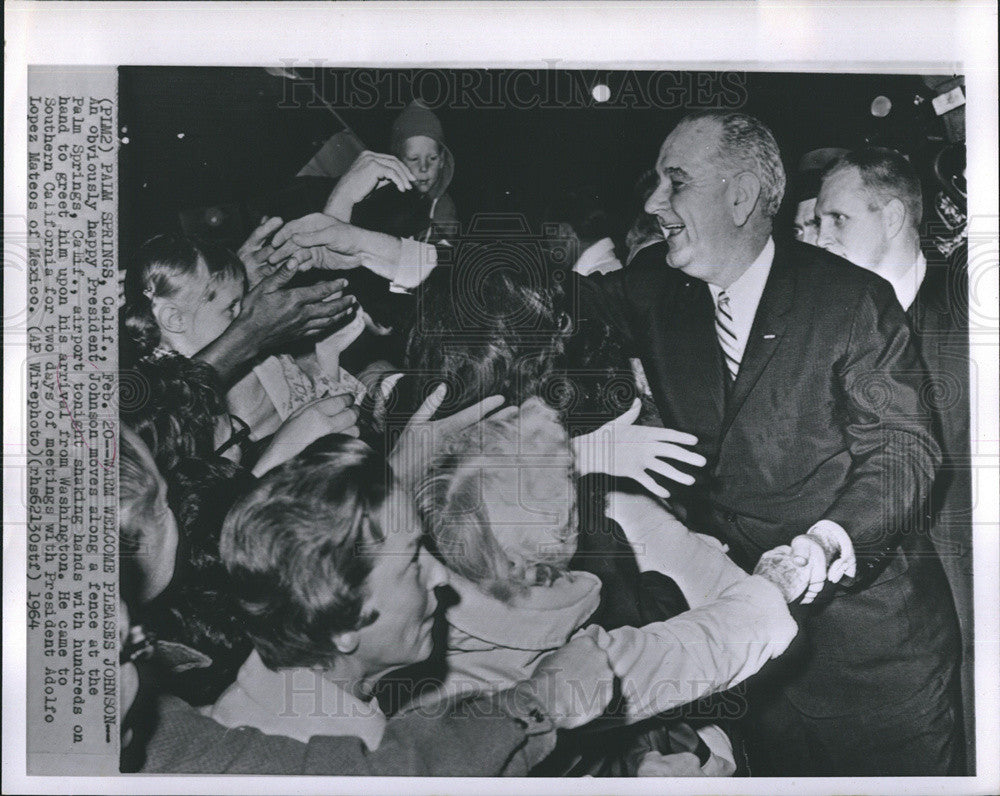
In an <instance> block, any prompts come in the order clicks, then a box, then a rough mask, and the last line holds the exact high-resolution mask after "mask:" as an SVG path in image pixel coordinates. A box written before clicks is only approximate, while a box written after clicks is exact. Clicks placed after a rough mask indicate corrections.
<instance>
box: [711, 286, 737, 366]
mask: <svg viewBox="0 0 1000 796" xmlns="http://www.w3.org/2000/svg"><path fill="white" fill-rule="evenodd" d="M735 328H736V325H735V324H734V323H733V314H732V312H731V311H730V309H729V296H728V295H726V291H725V290H723V291H722V292H721V293H719V297H718V299H716V301H715V333H716V335H718V337H719V345H721V346H722V354H723V356H724V357H725V359H726V368H727V369H728V370H729V375H730V376H731V377H732V379H733V381H735V380H736V374H737V373H739V372H740V354H741V352H740V343H739V340H738V339H737V337H736V332H735V331H734V329H735Z"/></svg>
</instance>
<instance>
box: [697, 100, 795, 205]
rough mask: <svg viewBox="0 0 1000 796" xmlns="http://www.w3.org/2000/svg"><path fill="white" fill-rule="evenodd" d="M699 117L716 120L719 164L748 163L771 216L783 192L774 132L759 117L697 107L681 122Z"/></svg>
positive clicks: (737, 165)
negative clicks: (719, 130)
mask: <svg viewBox="0 0 1000 796" xmlns="http://www.w3.org/2000/svg"><path fill="white" fill-rule="evenodd" d="M701 119H714V120H716V121H717V122H718V123H719V127H720V128H721V134H720V136H719V152H718V157H719V159H720V160H721V161H722V164H723V166H725V167H727V168H730V169H733V170H736V171H741V170H745V169H746V168H747V166H749V167H750V169H751V170H752V171H753V172H754V173H755V174H756V175H757V178H758V179H759V180H760V203H761V212H762V213H763V214H764V216H765V217H766V218H773V217H774V216H775V215H776V214H777V212H778V208H779V207H781V199H782V197H784V195H785V167H784V165H783V164H782V162H781V152H780V151H779V150H778V142H777V141H775V140H774V134H773V133H772V132H771V130H770V129H769V128H768V127H767V125H766V124H764V123H763V122H762V121H761V120H760V119H757V118H756V117H754V116H750V115H749V114H746V113H739V112H736V111H720V110H706V111H698V112H696V113H692V114H689V115H688V116H685V117H684V118H683V119H682V120H681V124H685V123H689V122H695V121H699V120H701Z"/></svg>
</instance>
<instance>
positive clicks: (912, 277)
mask: <svg viewBox="0 0 1000 796" xmlns="http://www.w3.org/2000/svg"><path fill="white" fill-rule="evenodd" d="M926 275H927V258H925V257H924V253H923V252H919V253H918V254H917V261H916V262H915V263H914V264H913V266H912V267H910V268H908V269H906V271H904V272H903V273H902V274H900V275H899V276H897V277H896V278H895V279H890V278H889V277H884V279H885V280H886V281H887V282H888V283H889V284H890V285H892V289H893V291H895V293H896V298H897V299H898V300H899V305H900V306H901V307H902V308H903V310H904V311H906V310H908V309H909V308H910V305H911V304H912V303H913V301H914V299H916V297H917V291H918V290H920V285H922V284H923V281H924V277H925V276H926ZM879 276H882V274H879Z"/></svg>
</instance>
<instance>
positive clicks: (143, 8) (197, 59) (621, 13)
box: [3, 0, 1000, 794]
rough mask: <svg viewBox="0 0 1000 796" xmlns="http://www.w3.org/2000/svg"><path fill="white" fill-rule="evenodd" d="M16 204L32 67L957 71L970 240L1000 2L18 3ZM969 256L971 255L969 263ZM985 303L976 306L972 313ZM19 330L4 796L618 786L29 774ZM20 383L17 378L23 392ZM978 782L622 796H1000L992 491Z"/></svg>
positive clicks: (980, 645) (986, 204) (985, 202)
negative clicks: (15, 795)
mask: <svg viewBox="0 0 1000 796" xmlns="http://www.w3.org/2000/svg"><path fill="white" fill-rule="evenodd" d="M4 16H5V22H6V25H5V29H6V34H5V39H6V53H5V60H6V64H5V66H6V69H5V76H4V81H5V89H6V91H5V98H4V140H5V146H4V161H5V180H4V214H5V216H7V217H13V218H15V219H16V218H17V217H22V218H23V217H24V216H25V215H26V158H25V155H24V153H25V151H26V125H25V119H26V115H27V113H26V66H27V65H28V64H60V65H147V66H153V65H171V66H174V65H200V66H210V65H227V66H240V65H253V66H278V65H281V64H282V63H283V62H285V61H287V60H289V59H292V60H295V61H298V62H300V63H302V64H303V65H306V64H309V63H310V62H311V61H313V60H319V61H322V63H323V65H325V66H383V67H401V66H416V65H419V66H436V67H456V68H457V67H471V66H480V67H481V66H515V67H516V66H523V67H528V68H545V67H547V66H548V67H551V66H553V62H556V63H557V64H558V66H559V67H560V68H562V67H581V68H594V67H601V68H615V69H619V68H632V69H639V68H656V69H693V68H712V69H719V68H730V69H731V68H738V69H740V70H743V71H761V72H767V71H772V72H773V71H781V72H850V73H860V72H892V73H933V74H940V73H942V72H950V71H955V72H961V73H963V74H964V75H965V80H966V91H967V96H968V100H969V101H968V105H967V109H966V110H967V123H966V128H967V130H968V138H967V147H968V162H969V164H970V168H969V171H968V184H969V197H970V200H969V233H970V236H979V237H983V238H986V239H989V240H991V241H993V246H992V248H991V249H990V251H992V252H993V253H994V255H995V253H996V251H997V247H996V241H997V238H998V216H1000V213H998V204H997V197H998V195H1000V188H998V182H997V145H996V140H997V55H996V53H997V32H996V23H997V5H996V3H995V2H925V3H921V2H891V0H884V1H883V2H857V3H855V2H851V3H833V2H826V3H820V2H775V1H772V2H767V1H764V2H756V3H753V2H748V3H736V2H732V3H730V2H717V3H716V2H713V3H708V2H677V3H644V2H604V3H566V2H551V3H492V2H491V3H466V2H434V3H419V4H418V3H403V2H400V3H379V2H374V3H373V2H365V3H355V2H345V3H330V4H326V3H270V2H259V3H258V2H252V3H249V2H248V3H232V2H219V3H216V2H206V3H194V2H178V3H145V2H135V3H124V2H116V3H59V2H53V3H47V2H46V3H43V2H23V1H22V2H8V3H6V4H5V8H4ZM4 246H5V251H4V283H5V284H4V287H5V298H4V305H5V310H4V317H5V318H10V317H12V312H14V311H17V310H18V309H23V307H24V306H25V303H26V297H25V285H26V276H25V274H24V272H23V266H24V263H19V262H18V261H17V259H16V252H11V251H10V249H9V238H8V236H5V240H4ZM972 268H973V264H972V263H970V270H971V269H972ZM972 276H974V277H975V279H976V283H975V288H976V292H975V294H974V295H972V296H970V301H971V302H974V303H978V305H979V307H980V309H981V310H982V313H983V315H984V316H985V317H988V318H993V317H996V315H995V312H996V306H997V303H998V300H1000V296H998V288H997V268H996V263H995V260H994V262H993V263H992V265H991V264H990V263H988V262H987V263H986V264H985V265H984V267H983V270H982V273H976V274H973V275H972ZM970 309H972V311H975V307H972V308H970ZM996 343H997V341H996V340H995V339H994V340H993V342H992V344H990V343H987V344H985V345H977V346H973V347H972V356H973V359H974V361H975V366H976V367H977V368H978V373H979V378H978V386H979V389H980V392H979V394H978V395H977V396H974V397H973V411H974V413H975V414H976V415H977V417H978V421H977V422H976V423H974V430H975V432H976V439H974V440H973V451H974V466H984V467H990V468H996V467H997V464H998V462H1000V454H998V439H1000V432H998V423H997V405H998V395H997V384H998V355H997V353H998V350H997V345H996ZM24 345H25V342H24V338H23V335H22V336H21V337H20V338H18V337H17V336H16V335H8V334H7V330H6V328H5V333H4V347H5V354H6V355H5V357H4V383H5V390H4V391H5V393H8V394H7V395H6V397H7V399H8V400H7V401H6V402H5V406H4V448H3V453H4V465H5V466H4V496H5V500H4V617H5V618H4V627H3V649H4V652H5V655H4V661H3V675H4V677H3V721H4V741H3V779H4V782H3V789H4V791H5V792H19V793H43V792H59V791H63V792H65V791H67V790H68V791H70V792H72V791H79V790H86V791H90V792H94V793H125V792H128V793H165V792H173V793H203V792H213V793H229V792H235V793H241V794H257V793H262V794H263V793H273V792H276V791H277V792H283V791H294V792H296V793H303V794H309V793H328V792H330V791H331V790H334V791H336V792H365V793H399V792H400V790H401V789H402V790H405V791H406V792H409V793H466V792H470V791H475V792H479V793H484V794H490V793H509V792H511V791H512V790H517V791H518V792H540V791H544V792H546V793H552V794H561V793H604V792H607V791H608V790H609V786H610V784H611V783H604V782H602V781H600V780H595V779H591V780H587V779H583V780H544V781H543V780H516V781H515V780H511V781H501V780H465V779H436V778H423V779H411V780H407V781H405V786H404V783H403V782H401V781H399V780H398V779H367V778H328V777H295V778H284V777H273V776H269V777H191V776H169V777H167V776H157V777H152V776H139V775H129V776H127V777H125V776H123V777H110V778H87V779H86V780H81V779H79V778H74V779H70V778H61V777H26V776H25V775H24V770H25V733H24V717H25V694H24V688H25V673H24V665H23V654H24V648H25V580H24V571H25V569H24V568H25V540H24V538H23V533H22V532H20V529H23V527H24V512H25V501H24V496H23V490H24V484H23V483H22V482H21V479H20V477H19V476H18V475H17V472H18V468H17V464H18V463H19V462H21V461H23V456H24V421H25V405H24V400H25V396H24V395H23V385H22V384H21V378H20V372H19V369H20V363H21V362H22V361H23V358H24ZM13 385H20V386H19V387H18V389H17V391H13V390H12V386H13ZM975 523H976V527H975V582H976V602H975V616H976V637H977V647H976V669H977V672H976V675H977V677H976V684H977V688H976V693H977V699H978V701H977V711H976V724H977V736H978V737H977V740H978V743H977V747H978V767H979V775H978V776H977V777H976V778H974V779H973V778H949V779H891V778H885V779H864V778H849V779H809V780H793V779H789V780H765V779H730V780H713V781H712V782H711V783H710V784H709V783H704V782H690V783H689V782H687V781H684V780H668V781H664V780H653V781H639V780H636V781H630V782H626V781H622V780H618V781H615V783H614V785H613V789H614V791H615V792H619V793H653V792H655V793H691V792H701V793H704V792H706V790H711V792H713V793H796V794H810V793H817V794H818V793H829V792H841V793H843V792H851V793H873V794H874V793H899V792H904V791H909V792H915V793H928V792H934V793H995V792H1000V758H998V754H997V750H998V749H1000V732H998V721H1000V700H998V678H997V672H998V671H1000V645H998V643H997V642H998V637H1000V633H998V627H1000V620H998V612H1000V599H998V583H1000V576H998V557H997V555H998V544H997V540H998V536H1000V523H998V496H997V493H996V492H995V491H994V492H992V493H991V494H984V495H981V496H980V504H979V505H978V506H977V507H976V515H975Z"/></svg>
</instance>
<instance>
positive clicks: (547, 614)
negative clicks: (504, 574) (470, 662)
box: [447, 572, 601, 650]
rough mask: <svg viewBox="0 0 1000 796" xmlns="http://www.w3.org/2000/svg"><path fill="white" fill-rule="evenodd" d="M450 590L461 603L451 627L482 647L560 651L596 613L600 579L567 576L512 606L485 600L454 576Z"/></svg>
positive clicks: (533, 589)
mask: <svg viewBox="0 0 1000 796" xmlns="http://www.w3.org/2000/svg"><path fill="white" fill-rule="evenodd" d="M449 584H450V585H451V587H452V588H453V589H454V590H455V591H456V592H457V594H458V596H459V602H458V604H457V605H454V606H452V607H450V608H449V609H448V614H447V616H448V624H449V625H451V627H452V628H453V629H455V630H458V631H461V633H462V634H464V635H466V636H469V637H471V638H470V639H469V641H471V642H472V643H473V645H475V646H480V647H481V646H482V642H485V643H486V644H487V645H490V646H496V647H508V648H511V649H521V650H549V649H553V648H555V647H561V646H562V645H563V644H565V643H566V642H567V641H568V640H569V638H570V636H572V635H573V633H575V632H576V630H577V629H579V628H580V627H582V626H583V624H584V623H585V622H586V621H587V620H588V619H589V618H590V616H591V615H592V614H593V613H594V611H596V610H597V605H598V603H599V602H600V599H601V579H600V578H598V577H597V576H596V575H592V574H591V573H589V572H568V573H566V574H565V575H563V576H561V577H559V578H557V579H556V580H555V581H554V582H553V583H552V585H550V586H532V587H530V588H529V589H528V591H527V592H526V593H525V594H524V595H521V596H519V597H517V598H515V600H513V602H512V603H511V604H507V603H504V602H501V601H500V600H498V599H496V598H495V597H490V596H489V595H486V594H484V593H483V592H481V591H480V590H479V588H478V587H477V586H476V585H475V584H473V583H471V582H470V581H468V580H465V579H464V578H461V577H459V576H458V575H455V574H452V575H451V577H450V579H449ZM452 635H453V636H454V634H452ZM475 640H478V643H477V642H476V641H475ZM450 645H451V643H450V642H449V646H450Z"/></svg>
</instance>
